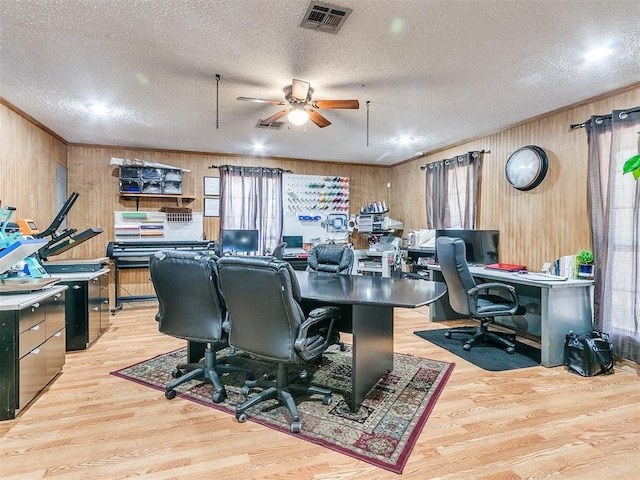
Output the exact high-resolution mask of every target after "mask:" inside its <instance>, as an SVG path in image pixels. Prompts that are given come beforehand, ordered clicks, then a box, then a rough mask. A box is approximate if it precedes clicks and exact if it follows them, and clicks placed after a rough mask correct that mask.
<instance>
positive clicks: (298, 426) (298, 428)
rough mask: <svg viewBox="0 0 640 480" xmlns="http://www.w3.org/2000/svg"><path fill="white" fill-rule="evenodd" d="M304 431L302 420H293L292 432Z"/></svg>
mask: <svg viewBox="0 0 640 480" xmlns="http://www.w3.org/2000/svg"><path fill="white" fill-rule="evenodd" d="M301 431H302V424H301V423H300V422H291V433H300V432H301Z"/></svg>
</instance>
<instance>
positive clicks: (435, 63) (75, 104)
mask: <svg viewBox="0 0 640 480" xmlns="http://www.w3.org/2000/svg"><path fill="white" fill-rule="evenodd" d="M332 3H334V4H337V5H338V6H340V7H346V8H351V9H352V10H353V13H351V15H350V16H349V17H348V18H347V20H346V22H345V24H344V26H343V27H342V29H341V30H340V31H339V32H338V33H337V34H332V33H326V32H320V31H315V30H309V29H305V28H301V27H300V26H299V25H300V23H301V21H302V18H303V16H304V14H305V12H306V10H307V7H308V6H309V0H149V1H144V0H22V1H17V0H0V29H1V33H0V40H1V43H0V97H4V99H6V100H7V101H8V102H10V103H11V104H13V105H15V106H16V107H17V108H19V109H21V110H22V111H24V112H25V113H27V114H28V115H30V116H31V117H33V118H35V119H36V120H38V121H39V122H41V123H42V124H44V125H45V126H46V127H48V128H49V129H51V130H53V131H54V132H56V133H57V134H58V135H60V136H61V137H62V138H64V139H65V140H67V141H68V142H71V143H82V144H99V145H115V146H131V147H143V148H160V149H172V150H188V151H204V152H219V153H233V154H242V155H248V154H257V155H266V156H278V157H290V158H304V159H316V160H325V161H339V162H340V161H344V162H356V163H365V164H372V165H391V164H394V163H397V162H400V161H403V160H406V159H408V158H411V157H413V156H414V155H415V154H416V152H429V151H433V150H435V149H437V148H441V147H444V146H447V145H451V144H454V143H457V142H459V141H462V140H465V139H469V138H473V137H476V136H479V135H484V134H487V133H490V132H494V131H496V130H498V129H501V128H503V127H506V126H509V125H512V124H514V123H517V122H519V121H522V120H525V119H527V118H531V117H534V116H536V115H539V114H542V113H545V112H548V111H550V110H554V109H556V108H560V107H562V106H566V105H569V104H572V103H575V102H578V101H580V100H584V99H587V98H590V97H593V96H595V95H598V94H600V93H604V92H608V91H611V90H614V89H617V88H619V87H623V86H626V85H629V84H631V83H635V82H637V81H639V80H640V21H639V18H640V0H615V1H614V0H609V1H607V0H597V1H596V0H466V1H462V0H335V1H334V2H332ZM595 46H607V47H609V48H611V49H612V50H613V54H612V55H610V56H609V57H607V58H606V59H605V60H604V61H602V62H587V61H585V59H584V57H583V56H584V54H585V52H586V51H587V50H588V49H589V48H592V47H595ZM216 74H219V75H220V82H219V96H218V99H219V100H218V114H219V115H218V119H219V128H216V110H217V107H216V80H215V75H216ZM292 78H297V79H302V80H306V81H308V82H310V83H311V86H312V87H313V89H314V90H315V91H314V95H313V99H316V100H322V99H357V100H359V102H360V109H359V110H321V111H320V113H322V115H324V116H325V117H326V118H327V119H328V120H329V121H331V122H332V125H330V126H328V127H326V128H323V129H320V128H318V127H317V126H315V125H314V124H312V123H310V122H309V123H308V125H307V127H306V131H305V127H295V126H290V127H289V126H288V125H285V126H284V127H283V128H282V129H281V130H276V131H273V130H265V129H257V128H255V126H256V123H257V122H258V120H259V119H264V118H267V117H269V116H270V115H272V114H274V113H276V112H278V111H279V110H281V109H282V108H284V107H280V106H277V105H268V104H267V105H264V104H258V103H249V102H241V101H238V100H236V98H237V97H239V96H246V97H259V98H267V99H276V100H284V93H283V87H285V86H286V85H290V84H291V80H292ZM367 101H369V102H370V108H369V128H368V130H367V108H366V102H367ZM94 102H104V103H106V104H108V105H109V106H110V108H111V112H110V113H108V114H106V115H103V116H96V115H95V114H92V113H91V112H90V111H89V109H88V106H89V105H90V104H92V103H94ZM367 133H368V135H367ZM367 137H368V143H369V144H368V145H367ZM401 138H405V139H407V140H408V142H407V143H402V142H401ZM256 143H258V144H263V145H264V149H263V150H262V151H259V150H255V149H254V148H255V147H254V145H255V144H256Z"/></svg>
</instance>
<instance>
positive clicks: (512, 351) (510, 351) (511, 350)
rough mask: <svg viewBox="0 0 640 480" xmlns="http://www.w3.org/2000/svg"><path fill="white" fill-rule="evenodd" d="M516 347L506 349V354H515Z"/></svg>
mask: <svg viewBox="0 0 640 480" xmlns="http://www.w3.org/2000/svg"><path fill="white" fill-rule="evenodd" d="M515 352H516V347H507V353H515Z"/></svg>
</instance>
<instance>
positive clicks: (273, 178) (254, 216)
mask: <svg viewBox="0 0 640 480" xmlns="http://www.w3.org/2000/svg"><path fill="white" fill-rule="evenodd" d="M219 169H220V228H221V229H222V230H224V229H241V230H258V232H259V236H258V239H259V244H258V251H259V252H261V253H262V252H264V251H265V249H269V250H273V249H274V248H275V247H276V245H277V244H278V242H279V241H280V238H281V237H282V173H283V170H281V169H279V168H263V167H237V166H232V165H223V166H221V167H219ZM220 238H221V236H220Z"/></svg>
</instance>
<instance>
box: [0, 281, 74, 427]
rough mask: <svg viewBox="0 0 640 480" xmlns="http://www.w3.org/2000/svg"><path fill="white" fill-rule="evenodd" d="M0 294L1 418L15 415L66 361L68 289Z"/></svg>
mask: <svg viewBox="0 0 640 480" xmlns="http://www.w3.org/2000/svg"><path fill="white" fill-rule="evenodd" d="M66 289H67V287H66V286H64V285H54V286H53V287H50V288H48V289H45V290H41V291H38V292H35V293H23V294H16V295H5V296H2V297H0V420H7V419H11V418H15V415H16V413H17V412H18V411H19V410H20V409H22V408H24V407H25V406H26V405H28V404H29V402H31V401H32V400H33V399H34V398H35V397H36V396H37V395H38V393H39V392H40V391H41V390H42V389H43V388H44V387H45V386H46V385H47V384H48V383H49V382H50V381H51V380H53V379H54V378H55V377H56V376H57V375H58V374H59V373H60V372H61V371H62V367H63V365H64V361H65V290H66Z"/></svg>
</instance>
